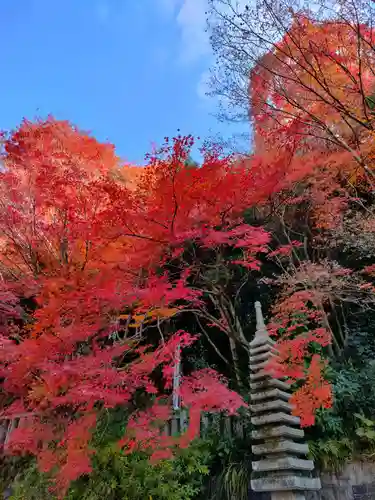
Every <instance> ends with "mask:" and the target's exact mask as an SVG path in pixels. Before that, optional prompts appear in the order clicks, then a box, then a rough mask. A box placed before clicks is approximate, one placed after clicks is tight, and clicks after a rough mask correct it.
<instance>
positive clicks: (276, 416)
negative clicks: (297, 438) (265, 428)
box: [251, 412, 300, 426]
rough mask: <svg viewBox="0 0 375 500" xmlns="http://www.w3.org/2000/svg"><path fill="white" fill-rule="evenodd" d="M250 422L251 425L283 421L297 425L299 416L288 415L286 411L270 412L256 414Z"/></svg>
mask: <svg viewBox="0 0 375 500" xmlns="http://www.w3.org/2000/svg"><path fill="white" fill-rule="evenodd" d="M251 423H252V424H253V425H256V426H257V425H268V424H274V423H285V424H290V425H299V424H300V418H299V417H294V416H293V415H289V414H288V413H281V412H278V413H270V414H268V415H258V416H256V417H252V419H251Z"/></svg>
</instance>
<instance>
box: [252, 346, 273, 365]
mask: <svg viewBox="0 0 375 500" xmlns="http://www.w3.org/2000/svg"><path fill="white" fill-rule="evenodd" d="M277 354H278V353H277V351H274V350H273V349H269V350H267V351H264V352H260V353H259V354H253V355H252V356H250V363H252V364H254V365H256V364H257V363H261V362H262V361H266V360H267V359H270V358H271V357H275V356H277Z"/></svg>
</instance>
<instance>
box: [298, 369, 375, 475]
mask: <svg viewBox="0 0 375 500" xmlns="http://www.w3.org/2000/svg"><path fill="white" fill-rule="evenodd" d="M329 377H330V379H331V380H332V384H333V390H334V407H333V408H332V409H329V410H324V409H322V410H320V411H319V412H318V413H317V419H316V425H315V427H313V428H311V429H309V430H308V431H307V433H308V436H309V437H310V439H309V448H310V453H311V455H312V458H313V459H314V461H315V463H316V465H317V466H318V467H319V468H321V469H326V470H327V469H328V470H338V469H340V468H341V467H342V466H343V465H344V464H345V463H347V462H348V461H350V460H354V459H360V460H366V459H370V458H373V456H374V455H375V420H373V415H374V411H373V409H374V408H375V363H374V362H373V361H367V362H366V363H364V364H362V365H361V366H358V365H357V366H356V365H355V364H354V363H352V362H347V363H345V364H342V363H341V364H338V365H337V366H333V367H331V368H330V373H329Z"/></svg>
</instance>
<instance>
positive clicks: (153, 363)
mask: <svg viewBox="0 0 375 500" xmlns="http://www.w3.org/2000/svg"><path fill="white" fill-rule="evenodd" d="M188 143H190V139H188ZM179 148H181V149H179ZM174 149H175V151H174V153H173V154H172V157H171V158H170V159H169V161H170V162H171V163H172V165H173V162H177V160H178V155H180V156H181V161H183V160H184V159H185V153H184V151H185V149H186V148H185V149H184V141H183V139H178V140H176V141H175V143H174ZM3 161H4V166H5V168H4V171H3V172H2V173H1V189H2V206H1V227H2V234H3V237H2V252H1V272H2V278H3V291H2V294H3V299H4V301H3V306H2V309H1V321H2V327H3V328H2V336H1V344H2V352H1V375H2V377H3V384H2V385H3V395H4V398H3V400H4V402H3V412H2V413H3V417H7V418H15V417H21V420H20V425H19V427H18V428H17V429H15V430H14V431H13V432H12V434H11V439H10V441H9V443H8V449H9V450H10V451H12V452H13V453H17V452H21V453H26V452H29V453H32V454H35V455H36V456H37V457H38V462H39V465H40V467H41V469H42V470H45V471H46V470H49V471H52V472H55V473H56V478H57V485H58V490H59V492H60V494H63V493H64V491H65V490H66V488H67V487H68V485H69V483H70V481H71V480H74V479H75V478H77V477H78V476H80V475H81V474H84V473H87V472H89V471H90V454H91V453H92V452H93V450H91V449H90V438H91V434H92V430H93V429H94V427H95V424H96V419H97V414H98V412H100V410H101V408H106V407H114V406H117V405H119V404H120V405H129V404H130V403H131V401H132V398H133V397H134V395H135V393H136V392H137V391H139V390H144V391H145V392H146V393H148V394H150V395H154V394H158V393H159V391H158V389H157V388H156V386H155V381H154V380H153V372H154V371H155V369H156V368H157V367H158V366H163V367H164V368H163V377H164V388H165V390H167V393H168V390H169V388H170V386H171V378H172V372H173V364H174V358H175V355H176V346H177V344H178V345H179V346H180V348H183V347H184V346H188V345H190V344H191V343H192V342H193V341H194V340H195V339H194V337H192V336H191V335H189V334H188V333H185V332H176V333H175V334H173V335H172V336H170V338H168V339H162V342H161V343H160V345H159V346H158V347H156V348H154V349H152V348H151V350H150V348H148V347H147V343H146V344H145V340H147V339H145V336H144V335H142V329H139V328H138V324H139V322H140V321H141V322H144V320H145V318H157V319H158V320H160V318H161V319H162V320H163V319H168V318H169V317H170V316H172V315H173V314H174V312H175V311H176V309H173V308H171V306H172V305H173V304H175V303H178V304H179V307H181V305H182V304H183V303H184V302H185V303H192V304H195V303H197V302H198V301H199V293H197V292H196V291H194V290H191V289H189V288H188V287H187V286H186V278H187V276H186V274H185V275H183V274H182V275H181V276H179V277H178V278H177V279H173V277H172V278H171V277H169V276H167V275H166V274H165V273H164V274H160V273H159V272H158V265H159V264H160V257H161V256H162V255H163V251H164V250H165V248H166V247H167V246H168V245H169V242H170V238H171V227H173V226H174V225H175V226H176V227H178V228H181V227H182V224H183V223H185V222H186V217H188V216H189V215H190V213H189V212H187V211H184V212H183V214H181V218H183V217H185V219H182V220H181V221H180V219H179V218H178V217H177V218H176V216H173V213H174V212H172V214H168V212H165V207H164V205H163V204H161V203H160V202H159V205H156V201H157V198H156V197H157V196H158V193H157V192H156V191H155V192H154V191H153V190H152V189H151V190H150V191H149V192H148V191H146V189H145V188H146V182H150V187H152V185H153V184H154V185H156V181H157V176H158V175H160V176H161V178H163V175H164V176H165V175H169V172H168V171H167V170H168V169H167V160H165V162H164V164H160V168H157V167H156V164H155V162H152V161H151V166H150V170H151V171H152V172H146V173H145V179H144V181H143V184H142V183H141V184H140V186H139V189H137V191H136V193H134V190H133V187H132V189H128V188H127V187H126V182H125V183H124V182H123V181H122V179H121V181H119V180H118V177H119V175H114V174H115V173H116V172H115V170H116V168H117V165H118V160H117V158H116V157H115V155H114V151H113V148H112V147H111V146H107V145H100V144H98V143H97V142H96V141H95V140H94V139H92V138H90V137H89V136H87V135H86V134H84V133H82V132H80V131H78V130H76V129H74V128H73V127H72V126H71V125H70V124H69V123H67V122H58V121H55V120H54V119H52V118H50V119H48V120H46V121H44V122H36V123H30V122H24V123H23V124H22V125H21V126H20V128H19V129H18V130H17V131H15V132H14V133H12V134H11V135H10V136H9V137H8V138H7V139H6V141H5V143H4V155H3ZM214 161H215V160H214V158H211V162H212V163H214ZM208 168H210V169H211V170H213V166H212V165H211V166H209V167H208ZM219 168H220V164H219ZM177 170H178V165H176V173H177ZM201 189H202V188H201ZM159 194H160V193H159ZM168 195H169V193H168ZM165 201H167V198H165ZM141 202H142V203H141ZM171 202H172V203H174V199H173V197H172V200H171ZM192 203H194V204H196V199H194V200H192ZM172 206H173V205H172ZM156 208H158V209H159V210H162V211H163V212H162V213H160V214H157V215H158V216H159V215H160V216H162V217H163V219H162V220H164V221H165V222H169V224H170V227H169V228H168V227H167V228H166V227H165V226H166V224H164V223H163V224H161V223H159V222H158V221H157V220H156V219H155V220H154V219H153V218H154V217H155V215H156V213H155V210H156ZM167 208H170V207H167ZM198 214H199V210H198ZM168 217H169V219H170V220H169V221H168ZM177 224H178V226H177ZM172 235H173V233H172ZM17 298H18V300H17ZM22 302H23V303H24V304H22ZM20 315H21V319H20V320H19V316H20ZM132 331H133V332H134V333H133V334H132V333H131V332H132ZM193 394H194V396H193ZM199 394H202V396H201V397H198V395H199ZM162 396H163V393H161V394H160V397H162ZM160 397H158V398H156V400H155V402H154V405H153V406H152V408H150V409H149V410H148V412H147V421H148V422H149V423H150V424H151V422H152V420H153V419H152V417H153V415H155V414H156V415H159V414H160V412H162V415H164V418H167V417H168V410H167V411H165V410H166V409H167V408H168V407H167V406H165V405H163V404H162V400H160ZM181 398H182V404H186V405H187V406H191V407H192V415H198V416H199V414H200V413H199V412H200V411H202V410H212V411H215V410H216V411H218V410H220V409H225V410H226V411H229V412H232V411H235V410H236V409H237V408H238V407H239V406H240V405H241V404H242V400H241V398H240V397H239V396H237V395H236V394H235V393H232V392H231V391H229V390H228V389H226V386H225V381H223V380H222V379H221V378H220V377H219V378H218V376H217V375H216V374H215V373H214V372H210V371H201V372H196V373H195V374H194V373H192V374H190V375H189V376H187V377H186V378H185V379H184V378H183V379H182V383H181ZM159 403H160V404H159ZM155 412H156V413H155ZM163 412H164V413H163ZM139 418H141V417H140V416H138V418H135V415H134V423H135V424H136V423H137V422H138V420H139ZM196 420H197V418H195V419H194V418H191V426H190V427H189V430H188V431H187V433H186V436H182V437H181V443H180V444H181V445H184V443H188V442H189V440H190V439H191V438H193V436H194V435H196V433H197V422H196ZM131 422H133V420H131V421H130V423H129V426H128V427H129V432H131V431H132V425H131ZM133 431H134V432H135V431H136V427H135V428H134V429H133ZM198 431H199V428H198ZM149 441H150V440H149ZM137 442H138V444H142V439H141V438H139V439H138V441H137ZM178 442H179V441H178V439H175V440H173V439H172V438H171V439H168V438H167V437H166V436H164V435H160V439H159V441H152V440H151V442H149V443H148V444H147V446H148V445H152V449H153V452H154V455H155V456H157V455H158V453H159V456H160V455H161V454H162V453H163V450H165V452H166V450H167V449H168V447H170V446H171V445H172V444H178ZM123 444H124V445H125V444H126V445H127V446H128V448H129V449H131V441H128V440H126V439H125V441H124V443H123ZM145 446H146V443H145Z"/></svg>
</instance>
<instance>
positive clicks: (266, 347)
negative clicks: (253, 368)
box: [251, 338, 276, 356]
mask: <svg viewBox="0 0 375 500" xmlns="http://www.w3.org/2000/svg"><path fill="white" fill-rule="evenodd" d="M275 345H276V342H275V341H273V340H272V339H270V338H268V339H267V341H266V342H264V343H262V344H260V345H258V346H257V347H253V348H252V349H251V355H252V356H256V355H258V354H260V353H262V352H270V351H274V349H275ZM275 352H276V351H275Z"/></svg>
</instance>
